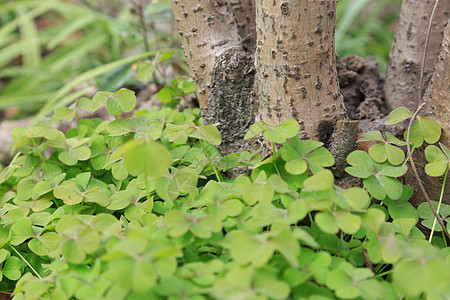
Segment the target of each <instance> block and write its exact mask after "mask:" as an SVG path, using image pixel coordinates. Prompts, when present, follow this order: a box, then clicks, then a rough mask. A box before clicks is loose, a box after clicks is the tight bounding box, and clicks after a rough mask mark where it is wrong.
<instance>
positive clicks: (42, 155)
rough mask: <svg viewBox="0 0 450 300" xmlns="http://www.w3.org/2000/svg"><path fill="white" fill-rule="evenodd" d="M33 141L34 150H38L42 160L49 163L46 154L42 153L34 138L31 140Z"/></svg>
mask: <svg viewBox="0 0 450 300" xmlns="http://www.w3.org/2000/svg"><path fill="white" fill-rule="evenodd" d="M31 140H32V141H33V146H34V149H36V152H37V154H38V155H39V157H40V158H42V160H43V161H47V158H46V157H45V156H44V154H42V153H41V151H39V149H38V147H37V144H36V141H35V140H34V138H31Z"/></svg>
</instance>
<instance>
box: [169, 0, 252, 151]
mask: <svg viewBox="0 0 450 300" xmlns="http://www.w3.org/2000/svg"><path fill="white" fill-rule="evenodd" d="M171 2H172V9H173V13H174V16H175V20H176V21H177V25H178V30H179V33H180V35H181V39H182V43H183V48H184V52H185V54H186V57H187V61H188V63H189V66H190V69H191V74H192V77H193V79H194V82H195V85H196V88H197V94H198V99H199V103H200V106H201V109H202V114H203V117H204V121H205V123H207V124H213V123H220V125H219V131H220V132H221V134H222V146H221V148H220V150H221V151H222V153H223V154H228V153H231V152H236V151H239V150H241V149H242V148H245V147H246V143H245V142H244V141H243V140H242V138H243V136H244V135H245V133H246V132H247V130H248V128H249V127H250V126H251V124H252V123H253V122H254V118H253V114H252V106H251V103H250V95H251V91H252V87H253V78H254V65H253V58H252V57H251V54H250V53H249V52H247V51H245V50H244V48H243V44H242V43H241V38H240V36H239V33H238V27H237V24H236V21H235V18H234V15H233V13H232V11H231V9H230V6H229V3H228V1H223V0H211V1H210V0H199V1H190V0H172V1H171Z"/></svg>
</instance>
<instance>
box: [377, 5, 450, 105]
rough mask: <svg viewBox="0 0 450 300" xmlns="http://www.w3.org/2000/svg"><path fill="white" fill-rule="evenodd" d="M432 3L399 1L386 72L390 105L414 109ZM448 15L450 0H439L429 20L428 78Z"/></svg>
mask: <svg viewBox="0 0 450 300" xmlns="http://www.w3.org/2000/svg"><path fill="white" fill-rule="evenodd" d="M434 4H435V0H405V1H403V4H402V8H401V12H400V16H399V21H398V24H397V28H396V33H395V37H394V42H393V44H392V49H391V53H390V55H389V63H388V66H387V74H386V84H385V92H386V101H387V104H388V106H389V108H391V109H393V108H397V107H400V106H405V107H407V108H409V109H410V110H415V109H416V108H417V106H418V104H419V103H418V99H419V78H420V69H421V65H422V57H423V51H424V46H425V39H426V33H427V29H428V23H429V20H430V14H431V11H432V9H433V6H434ZM449 16H450V1H449V0H441V1H440V2H439V5H438V8H437V10H436V15H435V17H434V21H433V24H432V30H431V35H430V42H429V46H428V53H427V59H426V61H425V70H426V72H425V78H430V76H429V74H431V71H432V70H433V67H434V63H435V60H436V57H437V55H438V53H439V48H440V45H441V41H442V30H443V28H444V26H445V24H446V22H447V20H448V18H449ZM427 75H428V76H427Z"/></svg>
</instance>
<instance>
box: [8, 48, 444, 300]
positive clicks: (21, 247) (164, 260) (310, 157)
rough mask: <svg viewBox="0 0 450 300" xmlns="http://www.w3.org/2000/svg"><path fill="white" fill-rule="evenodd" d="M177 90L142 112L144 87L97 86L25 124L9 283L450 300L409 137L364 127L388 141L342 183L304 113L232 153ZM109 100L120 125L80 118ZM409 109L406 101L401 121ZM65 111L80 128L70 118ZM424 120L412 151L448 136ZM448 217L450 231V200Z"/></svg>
mask: <svg viewBox="0 0 450 300" xmlns="http://www.w3.org/2000/svg"><path fill="white" fill-rule="evenodd" d="M157 59H161V57H158V58H157ZM155 68H156V63H155V62H148V63H146V64H145V65H142V66H140V71H139V72H140V75H139V76H142V77H145V76H150V74H151V73H152V72H153V71H154V70H155ZM175 85H176V86H177V88H180V90H183V88H184V89H185V92H187V91H188V89H189V83H180V82H178V83H175ZM177 88H175V87H173V86H172V87H167V89H166V91H165V92H160V93H161V95H160V96H161V97H162V96H164V95H165V96H164V97H167V99H166V100H167V101H165V103H166V104H167V105H166V107H164V108H162V109H160V110H156V109H153V110H149V111H138V112H136V113H134V114H130V113H129V112H130V111H132V109H133V107H134V105H135V103H136V98H135V96H134V93H133V92H132V91H129V90H126V89H122V90H119V91H117V92H114V93H111V92H99V93H97V94H96V95H95V96H94V97H93V99H81V100H80V101H78V102H77V103H75V104H74V105H72V106H71V107H69V108H60V109H58V110H56V112H55V115H54V116H53V117H52V118H50V119H48V120H42V121H40V122H38V123H37V124H35V125H33V126H31V127H29V128H16V129H15V130H14V137H15V142H14V143H13V145H12V147H13V149H14V150H15V151H16V153H17V154H16V155H15V157H14V159H13V160H12V162H11V163H10V164H9V165H8V166H6V167H5V168H4V169H3V170H1V172H0V184H1V185H0V191H1V194H2V196H1V197H0V216H1V220H0V278H2V282H1V283H0V290H1V291H5V292H13V293H14V299H16V300H18V299H199V300H200V299H368V300H369V299H370V300H371V299H406V298H407V299H422V298H423V299H447V298H449V297H450V287H449V285H448V278H450V268H449V259H448V257H449V255H450V251H449V249H450V248H449V247H447V244H446V240H445V237H444V238H439V236H438V234H437V235H436V236H435V238H434V239H433V240H432V243H431V244H430V243H428V242H427V241H426V240H425V238H426V234H427V233H425V234H424V233H422V232H421V231H420V230H419V228H418V227H417V226H416V225H418V224H419V222H420V224H422V225H423V226H425V227H432V224H431V223H432V222H433V217H434V216H433V215H432V214H431V211H430V210H429V208H427V207H426V206H425V204H423V205H421V206H420V207H419V209H418V210H415V209H414V207H412V205H411V204H409V202H408V200H409V199H410V197H411V196H412V194H413V192H414V191H413V189H412V188H410V187H408V186H405V185H403V184H402V183H401V181H400V180H399V178H400V177H402V176H403V175H404V174H405V172H406V171H407V165H406V164H405V160H406V159H405V157H406V156H405V154H404V151H403V149H402V147H403V146H404V145H405V142H404V141H401V140H400V139H398V138H395V137H394V136H393V135H389V134H386V138H383V135H382V134H381V133H379V132H375V133H368V134H366V135H364V136H363V137H362V139H361V140H374V141H376V142H377V143H376V144H375V145H373V146H372V148H370V149H369V153H366V152H363V151H361V150H357V151H354V152H353V153H351V154H350V155H349V156H348V158H347V160H348V163H349V167H347V169H346V170H347V172H348V174H349V175H351V176H354V177H357V178H361V179H362V182H363V183H362V185H361V186H353V187H350V188H347V189H344V188H342V187H339V186H337V185H336V183H337V182H336V181H335V178H334V175H333V173H332V172H331V171H330V170H328V169H327V167H330V166H332V165H333V164H334V158H333V156H332V155H331V154H330V152H329V151H328V150H327V149H326V148H325V147H324V146H323V144H322V143H320V142H317V141H303V140H300V139H299V138H298V137H297V134H298V130H299V128H298V124H297V122H296V121H293V120H288V121H286V122H283V123H281V124H278V125H274V124H268V123H264V122H258V123H255V124H254V125H253V126H252V127H251V128H250V130H249V132H248V133H247V135H246V138H253V137H256V136H258V135H259V134H263V135H264V137H265V138H266V139H267V140H268V142H269V143H272V144H273V151H274V152H273V155H272V156H270V157H268V158H266V159H263V157H262V155H261V154H260V153H259V152H258V151H257V152H255V153H250V152H242V153H235V154H230V155H227V156H222V155H221V154H220V152H219V151H218V150H217V148H216V146H217V145H219V144H220V143H221V137H220V134H219V131H218V130H217V124H213V125H204V124H203V121H202V118H201V116H200V111H199V109H191V108H187V109H184V110H182V111H179V110H177V109H174V108H173V103H174V102H173V101H177V100H176V99H174V98H176V97H178V96H179V95H180V94H177V93H172V92H173V91H177ZM171 91H172V92H171ZM181 93H183V92H181ZM169 98H170V99H169ZM103 105H106V107H107V109H108V111H109V112H110V113H111V114H112V115H113V116H115V120H113V121H104V120H100V119H96V118H92V119H79V118H78V111H79V110H86V111H89V112H94V111H95V110H97V109H99V108H100V107H102V106H103ZM399 112H400V113H399ZM409 117H411V114H410V113H407V112H405V111H404V110H402V111H398V110H397V111H394V112H393V113H392V114H391V115H390V117H389V122H390V123H394V122H397V121H401V120H403V119H405V118H409ZM63 121H64V122H67V121H69V122H71V123H72V124H74V126H73V128H71V129H69V130H67V131H66V132H64V131H61V130H59V129H57V128H59V127H58V124H59V123H60V122H63ZM416 123H417V124H418V125H415V127H414V126H413V130H414V131H415V132H414V134H413V136H414V138H413V139H412V143H413V144H414V147H419V146H420V145H421V144H423V141H425V142H426V143H434V142H436V141H437V139H436V138H437V136H438V135H440V131H439V134H437V132H436V130H437V129H435V127H436V126H435V124H434V123H433V122H432V121H430V120H427V119H425V118H421V119H419V120H418V121H417V122H416ZM425 153H426V157H427V159H428V160H429V162H430V163H429V164H428V165H427V166H426V168H425V169H426V172H427V173H428V174H430V175H432V176H441V175H442V174H444V173H445V174H447V173H446V172H447V171H448V166H449V151H448V148H446V147H445V146H444V145H440V146H439V148H438V147H437V146H434V145H431V146H428V148H427V150H426V151H425ZM236 167H238V168H239V170H241V171H242V172H241V174H240V175H239V176H237V177H236V178H234V179H232V178H229V177H228V176H227V173H226V172H227V171H228V170H231V169H233V168H236ZM436 206H438V204H436ZM440 214H441V216H442V217H443V218H444V219H445V221H446V222H447V226H448V224H449V209H448V205H444V204H442V205H441V207H440ZM435 230H436V231H438V232H440V231H441V230H442V228H440V227H436V228H435ZM437 238H439V239H437Z"/></svg>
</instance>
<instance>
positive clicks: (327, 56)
mask: <svg viewBox="0 0 450 300" xmlns="http://www.w3.org/2000/svg"><path fill="white" fill-rule="evenodd" d="M335 8H336V1H334V0H328V1H311V0H302V1H272V0H256V28H257V30H256V31H257V46H256V54H255V56H256V67H257V70H258V74H257V77H256V84H257V91H258V93H257V94H258V103H259V116H258V118H259V119H261V120H264V121H267V122H271V123H279V122H281V121H284V120H287V119H290V118H294V119H295V120H297V121H298V122H299V124H300V137H301V138H302V139H306V138H311V139H316V140H317V139H320V140H324V139H329V138H330V137H331V134H332V133H333V131H334V128H335V124H336V121H337V120H340V119H344V118H345V111H344V105H343V98H342V95H341V93H340V89H339V83H338V79H337V71H336V61H335V52H334V25H335V23H334V22H335Z"/></svg>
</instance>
